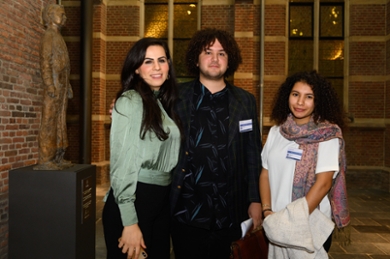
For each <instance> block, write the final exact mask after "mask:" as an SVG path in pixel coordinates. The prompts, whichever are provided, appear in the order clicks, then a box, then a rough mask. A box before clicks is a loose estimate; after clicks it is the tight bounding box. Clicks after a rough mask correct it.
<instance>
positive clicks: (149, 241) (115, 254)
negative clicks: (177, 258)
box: [102, 183, 170, 259]
mask: <svg viewBox="0 0 390 259" xmlns="http://www.w3.org/2000/svg"><path fill="white" fill-rule="evenodd" d="M169 190H170V186H158V185H151V184H144V183H138V184H137V199H136V201H135V203H134V204H135V208H136V210H137V216H138V226H139V227H140V229H141V231H142V235H143V238H144V241H145V244H146V247H147V248H146V252H147V253H148V259H169V258H170V237H169V229H170V215H169ZM102 222H103V230H104V239H105V241H106V247H107V259H122V258H123V259H126V258H127V254H123V253H122V250H121V249H119V248H118V244H119V242H118V239H119V238H120V237H121V236H122V230H123V225H122V220H121V215H120V211H119V207H118V205H117V203H116V202H115V199H114V195H113V191H112V189H111V190H110V194H109V196H108V198H107V201H106V203H105V205H104V208H103V216H102Z"/></svg>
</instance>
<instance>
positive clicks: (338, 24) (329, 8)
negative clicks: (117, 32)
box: [320, 5, 344, 37]
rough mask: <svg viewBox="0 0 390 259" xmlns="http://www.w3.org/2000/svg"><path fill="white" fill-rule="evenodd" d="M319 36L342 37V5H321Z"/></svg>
mask: <svg viewBox="0 0 390 259" xmlns="http://www.w3.org/2000/svg"><path fill="white" fill-rule="evenodd" d="M320 10H321V14H320V17H321V20H320V37H343V36H344V35H343V32H344V30H343V26H344V23H343V21H344V12H343V6H342V5H321V8H320Z"/></svg>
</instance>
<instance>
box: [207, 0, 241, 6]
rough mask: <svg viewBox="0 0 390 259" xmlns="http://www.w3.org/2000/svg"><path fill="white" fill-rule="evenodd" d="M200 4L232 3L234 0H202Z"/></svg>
mask: <svg viewBox="0 0 390 259" xmlns="http://www.w3.org/2000/svg"><path fill="white" fill-rule="evenodd" d="M200 3H201V5H234V0H203V1H201V2H200Z"/></svg>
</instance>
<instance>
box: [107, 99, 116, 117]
mask: <svg viewBox="0 0 390 259" xmlns="http://www.w3.org/2000/svg"><path fill="white" fill-rule="evenodd" d="M114 105H115V98H114V99H112V102H111V104H110V109H109V110H108V112H109V113H110V118H111V119H112V109H114Z"/></svg>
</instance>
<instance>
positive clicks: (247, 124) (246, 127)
mask: <svg viewBox="0 0 390 259" xmlns="http://www.w3.org/2000/svg"><path fill="white" fill-rule="evenodd" d="M239 128H240V132H241V133H243V132H248V131H252V130H253V125H252V120H244V121H240V123H239Z"/></svg>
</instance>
